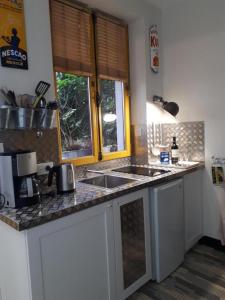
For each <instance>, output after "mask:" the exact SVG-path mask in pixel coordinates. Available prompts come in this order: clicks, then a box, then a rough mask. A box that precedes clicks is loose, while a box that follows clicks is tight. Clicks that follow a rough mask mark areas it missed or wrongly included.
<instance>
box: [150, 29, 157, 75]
mask: <svg viewBox="0 0 225 300" xmlns="http://www.w3.org/2000/svg"><path fill="white" fill-rule="evenodd" d="M149 37H150V56H151V69H152V71H153V72H154V73H158V72H159V34H158V29H157V25H153V26H151V28H150V36H149Z"/></svg>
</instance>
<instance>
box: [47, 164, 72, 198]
mask: <svg viewBox="0 0 225 300" xmlns="http://www.w3.org/2000/svg"><path fill="white" fill-rule="evenodd" d="M48 170H49V175H48V186H51V185H52V180H53V175H54V174H56V187H57V193H58V194H63V193H68V192H74V191H75V188H76V185H75V172H74V166H73V164H69V163H66V164H61V165H58V166H54V167H53V168H48Z"/></svg>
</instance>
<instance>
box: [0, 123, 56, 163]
mask: <svg viewBox="0 0 225 300" xmlns="http://www.w3.org/2000/svg"><path fill="white" fill-rule="evenodd" d="M57 135H58V133H57V129H45V130H43V135H42V136H41V137H38V136H37V130H10V129H9V130H0V143H4V148H5V150H10V151H15V150H19V149H20V150H32V151H36V152H37V160H38V163H40V162H47V161H53V162H54V163H58V162H59V155H58V151H59V148H58V136H57Z"/></svg>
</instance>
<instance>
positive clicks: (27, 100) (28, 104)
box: [17, 94, 35, 108]
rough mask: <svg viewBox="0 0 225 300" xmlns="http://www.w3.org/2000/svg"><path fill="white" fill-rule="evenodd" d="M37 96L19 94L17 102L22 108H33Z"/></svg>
mask: <svg viewBox="0 0 225 300" xmlns="http://www.w3.org/2000/svg"><path fill="white" fill-rule="evenodd" d="M34 99H35V96H32V95H28V94H24V95H18V97H17V102H18V106H19V107H22V108H32V107H33V103H34Z"/></svg>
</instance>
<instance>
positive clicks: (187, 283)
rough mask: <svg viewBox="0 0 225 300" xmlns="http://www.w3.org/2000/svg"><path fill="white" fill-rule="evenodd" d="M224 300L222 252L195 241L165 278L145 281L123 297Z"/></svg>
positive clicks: (132, 299) (224, 269)
mask: <svg viewBox="0 0 225 300" xmlns="http://www.w3.org/2000/svg"><path fill="white" fill-rule="evenodd" d="M192 299H193V300H225V253H223V252H221V251H218V250H215V249H213V248H211V247H208V246H205V245H197V246H196V247H195V248H194V249H193V250H191V251H190V252H189V253H188V254H187V255H186V256H185V261H184V263H183V264H182V265H181V266H180V267H179V268H178V269H177V270H176V271H175V272H174V273H173V274H171V275H170V276H169V277H168V278H167V279H166V280H164V281H163V282H161V283H160V284H157V283H155V282H152V281H151V282H148V283H147V284H145V285H144V286H143V287H142V288H141V289H140V290H139V291H137V292H136V293H135V294H133V295H132V296H131V297H129V298H127V300H192Z"/></svg>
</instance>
